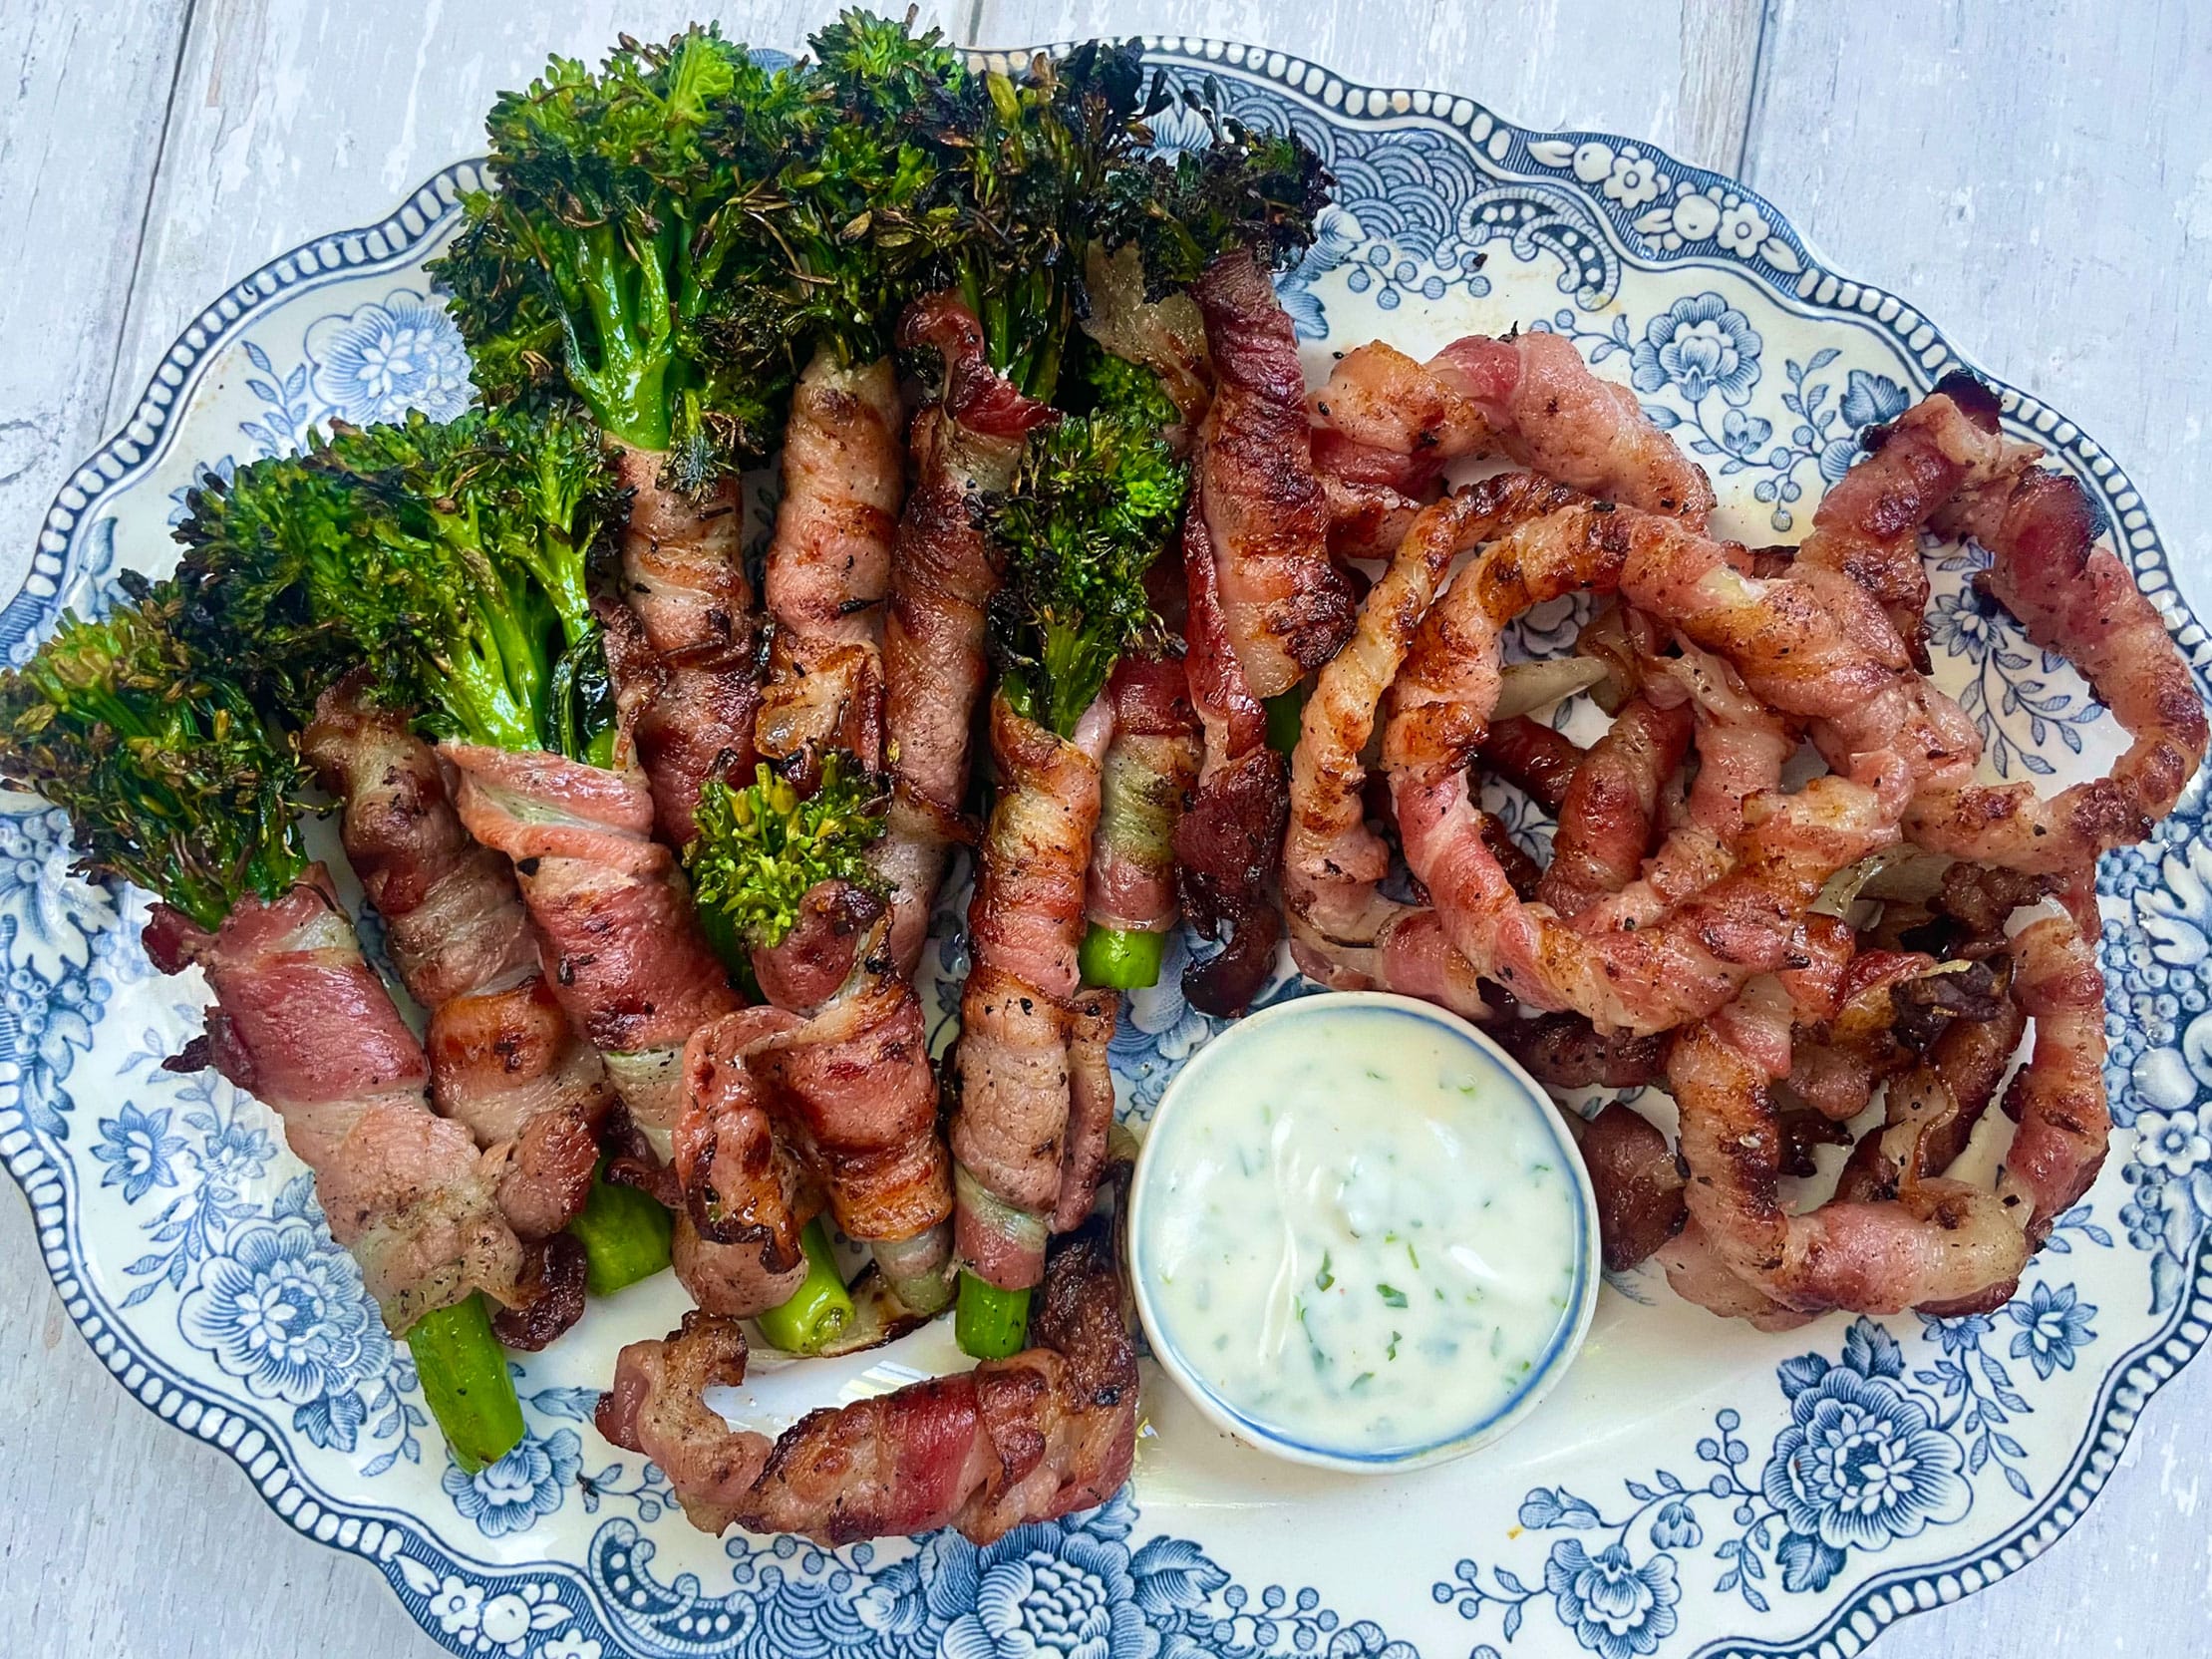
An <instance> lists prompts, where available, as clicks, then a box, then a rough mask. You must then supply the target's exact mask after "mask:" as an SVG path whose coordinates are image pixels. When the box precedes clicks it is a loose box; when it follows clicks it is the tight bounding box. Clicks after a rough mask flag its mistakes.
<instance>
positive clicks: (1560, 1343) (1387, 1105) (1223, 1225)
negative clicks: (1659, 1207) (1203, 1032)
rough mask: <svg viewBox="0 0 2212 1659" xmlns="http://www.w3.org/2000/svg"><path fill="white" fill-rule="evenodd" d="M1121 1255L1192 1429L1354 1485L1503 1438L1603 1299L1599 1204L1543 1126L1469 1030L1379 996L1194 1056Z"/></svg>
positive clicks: (1353, 994) (1142, 1166)
mask: <svg viewBox="0 0 2212 1659" xmlns="http://www.w3.org/2000/svg"><path fill="white" fill-rule="evenodd" d="M1128 1237H1129V1255H1130V1264H1131V1275H1130V1276H1131V1278H1132V1279H1133V1281H1134V1284H1135V1291H1136V1307H1137V1314H1138V1317H1139V1318H1140V1319H1141V1320H1142V1321H1143V1325H1144V1334H1145V1337H1146V1338H1147V1340H1148V1341H1149V1342H1150V1344H1151V1348H1152V1353H1153V1356H1154V1357H1155V1358H1156V1359H1157V1360H1158V1361H1159V1363H1160V1365H1161V1366H1162V1367H1163V1368H1164V1369H1165V1370H1166V1371H1167V1373H1168V1375H1169V1376H1171V1377H1173V1378H1174V1379H1175V1382H1176V1384H1177V1385H1178V1386H1179V1387H1180V1388H1181V1389H1182V1391H1183V1392H1184V1393H1185V1394H1186V1395H1188V1396H1189V1398H1190V1400H1191V1402H1192V1403H1193V1404H1194V1405H1196V1406H1197V1408H1198V1410H1199V1411H1200V1412H1201V1413H1203V1414H1204V1415H1205V1416H1206V1417H1207V1418H1208V1419H1209V1420H1211V1421H1212V1422H1213V1423H1214V1424H1215V1425H1217V1426H1218V1427H1220V1428H1221V1429H1224V1430H1226V1431H1227V1432H1228V1433H1229V1434H1231V1435H1233V1436H1235V1437H1236V1438H1237V1439H1239V1440H1241V1441H1244V1442H1246V1443H1247V1444H1249V1445H1251V1446H1254V1447H1257V1448H1258V1449H1259V1450H1261V1451H1263V1452H1267V1453H1271V1454H1273V1455H1274V1456H1276V1457H1279V1458H1284V1459H1287V1460H1289V1461H1290V1462H1292V1463H1299V1464H1307V1465H1311V1466H1313V1467H1316V1468H1321V1469H1333V1470H1341V1471H1345V1472H1348V1473H1353V1474H1363V1475H1380V1474H1392V1473H1397V1472H1400V1471H1404V1470H1412V1469H1421V1468H1425V1467H1426V1466H1428V1465H1431V1464H1438V1463H1443V1462H1446V1461H1448V1460H1449V1459H1452V1458H1459V1457H1464V1456H1465V1455H1466V1454H1468V1453H1470V1452H1473V1451H1476V1450H1478V1449H1480V1448H1482V1447H1484V1446H1488V1445H1489V1444H1490V1443H1491V1442H1493V1441H1495V1440H1497V1439H1498V1438H1499V1437H1500V1436H1502V1435H1504V1434H1506V1433H1508V1432H1509V1431H1510V1430H1511V1429H1512V1428H1513V1426H1514V1425H1515V1424H1517V1423H1519V1422H1520V1421H1521V1420H1522V1419H1523V1418H1525V1417H1527V1416H1528V1415H1529V1413H1530V1412H1532V1411H1534V1410H1535V1409H1536V1406H1537V1403H1538V1402H1539V1401H1541V1400H1542V1399H1543V1398H1544V1396H1545V1395H1546V1394H1548V1393H1549V1392H1550V1391H1551V1389H1552V1388H1553V1386H1554V1385H1555V1384H1557V1382H1558V1381H1559V1379H1560V1377H1562V1376H1563V1375H1564V1374H1565V1373H1566V1370H1567V1368H1568V1366H1569V1365H1571V1364H1572V1363H1573V1362H1574V1358H1575V1355H1576V1354H1577V1352H1579V1350H1580V1349H1581V1347H1582V1340H1583V1337H1584V1335H1585V1334H1586V1333H1587V1332H1588V1330H1589V1328H1590V1316H1591V1313H1592V1312H1593V1310H1594V1309H1595V1308H1596V1306H1597V1293H1598V1280H1599V1270H1598V1215H1597V1199H1596V1197H1595V1195H1594V1194H1593V1193H1592V1191H1591V1189H1590V1177H1589V1174H1588V1172H1587V1171H1586V1170H1585V1169H1584V1167H1583V1164H1582V1158H1581V1155H1580V1153H1579V1152H1578V1151H1577V1150H1576V1148H1575V1143H1574V1139H1573V1137H1572V1136H1570V1135H1569V1134H1568V1132H1567V1127H1566V1124H1565V1122H1564V1120H1563V1119H1562V1118H1561V1116H1560V1112H1559V1108H1558V1107H1557V1106H1555V1105H1554V1104H1553V1103H1552V1101H1551V1098H1550V1097H1549V1096H1548V1095H1546V1094H1545V1093H1544V1091H1543V1090H1542V1089H1541V1088H1539V1087H1538V1086H1537V1084H1536V1083H1535V1082H1534V1081H1533V1080H1532V1079H1531V1078H1530V1077H1529V1076H1528V1074H1527V1073H1525V1072H1523V1071H1522V1070H1521V1069H1520V1067H1519V1066H1517V1065H1516V1064H1514V1062H1513V1061H1512V1060H1511V1059H1510V1058H1509V1057H1508V1056H1507V1055H1506V1053H1505V1051H1504V1050H1502V1049H1500V1048H1499V1047H1498V1046H1497V1045H1496V1044H1495V1043H1493V1042H1491V1041H1490V1039H1489V1038H1488V1037H1485V1036H1484V1035H1483V1034H1482V1033H1481V1032H1480V1031H1478V1030H1476V1029H1475V1028H1474V1027H1473V1026H1471V1025H1469V1024H1468V1023H1467V1022H1466V1021H1464V1020H1462V1019H1460V1018H1459V1017H1458V1016H1456V1015H1454V1014H1451V1013H1449V1012H1447V1011H1445V1010H1443V1009H1440V1008H1437V1007H1434V1006H1432V1005H1431V1004H1428V1003H1425V1002H1418V1001H1415V1000H1414V999H1413V998H1411V997H1402V996H1393V995H1389V994H1387V993H1383V992H1377V991H1345V992H1327V993H1322V994H1318V995H1313V996H1305V997H1299V998H1296V999H1294V1000H1292V1001H1290V1002H1285V1003H1279V1004H1277V1005H1276V1006H1275V1007H1273V1008H1269V1009H1266V1010H1264V1011H1263V1012H1261V1013H1258V1014H1255V1015H1252V1016H1251V1017H1250V1018H1248V1019H1245V1020H1241V1021H1239V1022H1238V1023H1236V1024H1235V1025H1232V1026H1230V1027H1229V1028H1228V1029H1227V1030H1226V1031H1224V1032H1222V1033H1221V1035H1220V1036H1218V1037H1216V1038H1214V1039H1213V1041H1212V1042H1210V1043H1208V1044H1207V1045H1206V1046H1205V1047H1204V1048H1202V1049H1200V1050H1199V1051H1198V1052H1197V1054H1195V1055H1194V1056H1192V1057H1191V1059H1190V1061H1189V1062H1188V1064H1186V1065H1185V1066H1184V1067H1183V1069H1182V1070H1181V1071H1180V1072H1178V1073H1177V1074H1176V1075H1175V1077H1174V1079H1173V1080H1172V1081H1171V1082H1170V1083H1169V1084H1168V1086H1167V1089H1166V1091H1165V1092H1164V1093H1163V1094H1162V1095H1161V1097H1160V1102H1159V1106H1158V1109H1157V1110H1156V1111H1155V1112H1154V1113H1153V1116H1152V1122H1151V1127H1150V1129H1149V1130H1148V1131H1147V1132H1146V1134H1145V1137H1144V1146H1143V1150H1142V1152H1141V1153H1140V1154H1139V1156H1138V1158H1137V1161H1136V1172H1135V1176H1134V1179H1133V1181H1132V1183H1131V1186H1130V1191H1129V1212H1128ZM1178 1275H1179V1280H1178Z"/></svg>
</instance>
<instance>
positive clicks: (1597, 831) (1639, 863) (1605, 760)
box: [1536, 697, 1691, 920]
mask: <svg viewBox="0 0 2212 1659" xmlns="http://www.w3.org/2000/svg"><path fill="white" fill-rule="evenodd" d="M1690 730H1691V714H1690V709H1689V706H1688V705H1687V704H1677V705H1675V706H1674V707H1672V708H1662V707H1660V706H1659V705H1658V704H1656V703H1654V702H1652V701H1650V700H1649V699H1648V698H1643V697H1636V698H1631V699H1630V700H1629V701H1628V702H1627V703H1626V704H1624V705H1623V706H1622V708H1621V712H1620V713H1619V714H1618V715H1616V716H1614V719H1613V725H1612V728H1611V730H1609V731H1608V732H1607V733H1606V734H1605V736H1604V737H1602V738H1600V739H1599V740H1598V741H1597V742H1596V743H1595V744H1593V745H1592V746H1591V747H1590V751H1589V753H1588V754H1587V755H1585V756H1584V757H1583V761H1582V764H1581V765H1580V766H1579V767H1577V768H1576V769H1575V775H1574V782H1573V783H1572V784H1570V785H1568V787H1567V793H1566V797H1565V799H1563V800H1562V801H1561V802H1560V804H1559V828H1558V830H1557V832H1556V833H1555V834H1554V835H1553V836H1552V841H1551V864H1550V866H1549V867H1548V868H1546V869H1545V871H1544V878H1543V881H1542V882H1541V883H1540V884H1539V885H1538V887H1537V889H1536V897H1537V899H1538V901H1539V902H1541V903H1544V904H1548V905H1550V906H1551V907H1552V908H1553V909H1554V910H1556V911H1558V912H1559V914H1560V915H1562V916H1565V917H1567V918H1568V919H1569V920H1572V919H1573V918H1574V917H1576V916H1579V915H1580V914H1582V912H1583V911H1585V910H1587V909H1589V908H1590V907H1591V906H1592V905H1594V904H1596V903H1597V902H1598V901H1599V900H1601V899H1603V898H1607V897H1610V896H1611V895H1612V894H1614V893H1617V892H1619V891H1620V890H1621V889H1622V888H1623V887H1625V886H1627V885H1628V884H1629V883H1630V882H1631V881H1633V880H1635V879H1636V876H1637V874H1638V872H1639V871H1640V870H1641V869H1642V868H1643V864H1644V854H1645V852H1646V851H1647V850H1649V849H1650V846H1651V841H1652V828H1653V824H1654V821H1655V819H1656V817H1657V815H1658V811H1659V795H1660V791H1661V790H1662V789H1664V788H1665V787H1666V784H1667V781H1668V779H1670V778H1672V777H1673V776H1674V773H1675V769H1676V768H1677V767H1679V766H1680V765H1682V760H1683V757H1684V755H1686V754H1687V753H1688V752H1689V749H1690Z"/></svg>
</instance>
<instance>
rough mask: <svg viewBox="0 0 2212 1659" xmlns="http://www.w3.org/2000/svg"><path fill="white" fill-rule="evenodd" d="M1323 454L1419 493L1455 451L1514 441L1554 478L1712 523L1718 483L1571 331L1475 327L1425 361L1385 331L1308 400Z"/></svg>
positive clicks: (1507, 447) (1506, 447)
mask: <svg viewBox="0 0 2212 1659" xmlns="http://www.w3.org/2000/svg"><path fill="white" fill-rule="evenodd" d="M1307 402H1308V407H1309V408H1310V410H1311V411H1312V414H1313V419H1314V422H1315V424H1316V426H1317V427H1318V428H1319V435H1318V436H1317V438H1316V440H1315V450H1314V454H1315V462H1316V465H1317V466H1319V467H1320V468H1321V470H1322V471H1323V472H1324V473H1327V474H1328V475H1330V476H1331V477H1334V478H1338V479H1341V480H1343V481H1345V482H1346V483H1348V484H1354V485H1360V486H1366V487H1375V486H1387V487H1390V488H1393V489H1397V490H1401V491H1405V492H1408V493H1412V494H1419V493H1420V492H1421V491H1422V489H1423V488H1424V487H1426V486H1427V485H1428V484H1430V483H1432V482H1433V481H1434V479H1435V478H1436V476H1437V474H1438V473H1440V472H1441V471H1442V470H1443V468H1444V467H1445V466H1446V465H1448V464H1449V463H1450V462H1453V461H1456V460H1458V459H1460V458H1461V457H1471V456H1481V455H1489V454H1494V453H1497V452H1501V451H1502V452H1503V453H1504V454H1505V455H1508V456H1510V457H1511V458H1512V459H1513V460H1514V461H1515V462H1516V463H1518V464H1519V465H1520V466H1523V467H1529V468H1533V469H1534V470H1535V471H1537V472H1539V473H1541V474H1543V475H1544V477H1546V478H1548V479H1550V480H1552V481H1553V482H1555V483H1558V484H1563V485H1567V486H1569V487H1571V488H1573V489H1576V490H1582V491H1586V492H1588V493H1589V494H1591V495H1593V496H1598V497H1602V498H1605V499H1608V500H1617V501H1622V502H1626V503H1627V504H1629V505H1631V506H1638V507H1642V508H1644V509H1645V510H1646V511H1649V512H1662V513H1666V514H1667V515H1669V516H1670V517H1679V518H1681V519H1683V520H1684V521H1685V522H1688V523H1691V524H1695V525H1703V524H1704V523H1705V521H1706V517H1707V515H1708V514H1709V513H1711V512H1712V510H1713V486H1712V485H1711V483H1709V482H1708V481H1707V479H1706V476H1705V473H1704V471H1703V470H1702V469H1700V468H1699V467H1698V466H1697V465H1695V464H1694V463H1693V462H1692V461H1691V460H1690V459H1689V458H1688V457H1687V456H1685V455H1684V454H1683V453H1682V451H1681V450H1680V449H1678V448H1677V447H1676V446H1675V442H1674V440H1673V439H1671V438H1669V437H1668V436H1667V435H1666V434H1665V433H1664V432H1662V431H1660V429H1659V428H1658V427H1656V426H1654V425H1653V424H1652V423H1651V421H1650V419H1649V418H1648V417H1646V415H1645V414H1644V412H1643V409H1642V407H1641V406H1640V405H1639V404H1638V403H1637V401H1636V394H1635V393H1634V392H1632V391H1630V390H1629V388H1627V387H1626V386H1619V385H1615V384H1614V383H1612V382H1610V381H1606V380H1601V379H1599V378H1598V376H1596V375H1594V374H1592V373H1591V372H1590V367H1589V365H1588V364H1586V363H1584V362H1583V360H1582V355H1581V354H1580V353H1579V352H1577V351H1576V350H1575V348H1574V343H1573V342H1572V341H1570V340H1566V339H1562V338H1561V337H1560V336H1558V335H1556V334H1544V333H1530V334H1519V335H1514V336H1512V337H1511V338H1508V339H1502V340H1494V339H1489V338H1487V337H1485V336H1483V335H1479V334H1475V335H1469V336H1467V337H1466V338H1465V339H1463V340H1455V341H1453V342H1452V343H1451V344H1450V345H1448V346H1446V347H1444V349H1443V350H1442V351H1440V352H1438V353H1437V354H1436V355H1435V356H1434V357H1432V358H1430V359H1429V360H1428V361H1427V362H1426V363H1417V362H1416V361H1414V359H1412V358H1410V357H1408V356H1407V355H1406V354H1405V353H1404V352H1402V351H1399V350H1398V349H1397V348H1395V347H1393V346H1389V345H1386V344H1384V343H1383V342H1382V341H1376V342H1375V343H1373V344H1372V345H1365V346H1361V347H1358V348H1357V349H1355V350H1353V351H1349V352H1347V353H1345V354H1344V356H1343V357H1342V358H1340V359H1338V361H1337V364H1336V367H1335V368H1334V369H1333V370H1331V372H1330V375H1329V382H1328V384H1327V385H1326V386H1324V387H1322V388H1321V390H1319V391H1318V392H1315V393H1314V394H1313V396H1312V397H1311V398H1310V399H1308V400H1307Z"/></svg>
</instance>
